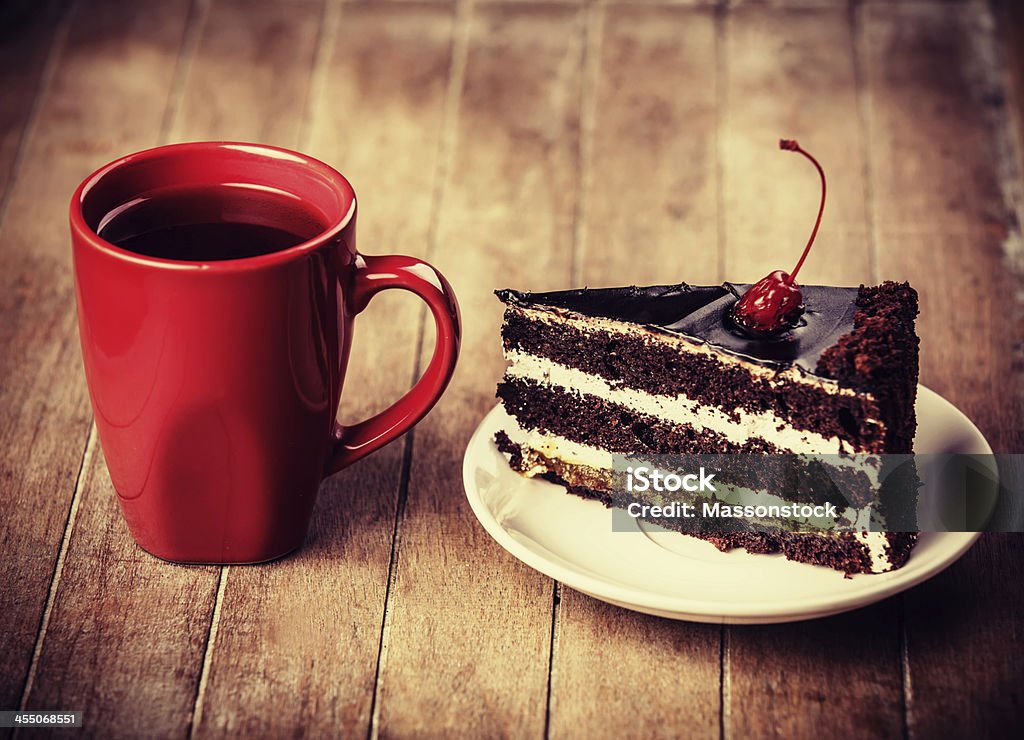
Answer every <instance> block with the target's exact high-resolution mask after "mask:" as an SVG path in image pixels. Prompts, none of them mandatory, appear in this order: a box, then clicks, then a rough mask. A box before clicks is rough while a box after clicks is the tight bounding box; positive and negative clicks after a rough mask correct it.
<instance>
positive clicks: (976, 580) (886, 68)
mask: <svg viewBox="0 0 1024 740" xmlns="http://www.w3.org/2000/svg"><path fill="white" fill-rule="evenodd" d="M861 25H862V26H863V28H864V34H865V40H864V44H863V46H864V48H865V52H866V68H867V72H868V75H867V78H868V83H869V92H870V99H869V106H868V111H869V123H870V127H869V133H870V141H871V152H872V162H871V171H872V174H873V177H872V180H873V182H872V187H873V190H874V200H875V211H876V213H877V219H876V223H877V231H878V235H877V240H878V249H879V258H878V262H879V270H880V272H881V274H883V275H885V274H896V275H899V276H906V277H909V278H910V280H911V281H912V283H913V284H914V285H915V286H916V287H917V289H918V291H919V292H920V293H921V310H922V314H921V318H920V320H919V322H918V324H919V334H920V335H921V354H922V380H923V382H924V383H925V384H927V385H930V386H931V387H932V388H934V389H935V390H937V391H938V392H939V393H941V394H943V395H944V396H946V397H947V398H949V399H950V400H951V401H952V402H953V403H955V404H956V405H957V406H959V407H960V408H961V409H963V410H964V412H965V413H967V415H968V416H970V417H971V418H972V419H973V420H974V421H975V422H976V423H977V424H978V426H979V427H980V428H981V430H982V431H983V432H984V433H985V435H986V436H987V437H988V439H989V440H990V441H991V443H992V445H993V447H994V448H995V449H996V451H1005V452H1019V451H1020V450H1021V449H1022V441H1024V440H1022V429H1021V426H1020V418H1021V413H1022V410H1024V409H1022V406H1021V404H1022V403H1024V401H1022V398H1024V393H1022V392H1021V391H1022V388H1024V385H1022V379H1021V374H1022V366H1021V365H1020V363H1019V361H1015V356H1016V352H1017V350H1015V348H1014V342H1015V341H1017V340H1018V339H1019V337H1020V331H1019V327H1021V326H1022V324H1021V323H1020V317H1021V315H1022V307H1021V295H1022V291H1021V288H1022V275H1021V268H1020V265H1021V262H1020V255H1021V246H1020V245H1021V236H1020V227H1019V223H1020V222H1019V213H1020V211H1019V207H1020V205H1019V203H1017V202H1015V200H1014V198H1015V197H1016V196H1015V193H1017V194H1019V192H1020V191H1019V187H1020V172H1019V169H1018V164H1017V163H1018V162H1019V159H1018V158H1017V156H1016V153H1015V152H1013V151H1012V148H1011V147H1010V146H1009V142H1010V141H1012V137H1011V136H1010V135H1009V130H1008V124H1007V120H1006V94H1005V90H1004V88H1003V85H1004V80H1003V77H1002V75H1001V71H1000V69H999V68H998V67H996V65H995V57H994V55H993V51H994V49H995V48H996V47H995V40H994V38H993V33H994V29H993V24H992V19H991V18H990V17H989V10H988V8H987V7H985V6H983V5H970V6H964V7H962V8H957V9H955V10H954V9H951V8H945V9H937V8H933V7H928V6H900V7H884V6H877V7H876V6H871V7H868V8H865V9H864V10H863V11H862V24H861ZM951 297H955V298H951ZM1014 327H1017V328H1016V329H1015V328H1014ZM1022 584H1024V573H1022V567H1021V563H1020V558H1019V537H1018V536H1013V535H1011V536H1005V535H984V536H983V537H982V539H981V541H980V542H979V544H978V545H976V546H975V548H974V549H973V550H972V551H971V552H969V553H968V554H967V555H966V556H965V557H964V559H963V560H962V561H961V562H960V563H957V564H956V565H955V566H953V567H952V568H950V569H949V570H948V571H946V572H945V573H943V574H941V575H940V576H938V577H936V578H934V579H933V580H931V581H929V582H928V583H927V584H924V585H922V586H920V587H918V588H916V589H914V590H913V591H910V592H908V593H907V594H906V595H905V602H906V620H905V623H906V653H905V670H906V671H907V691H908V694H907V703H908V707H907V709H908V717H907V725H908V728H909V731H910V734H911V735H914V736H921V737H928V736H934V735H942V736H944V737H972V736H973V737H977V736H986V735H1001V734H1005V733H1007V732H1008V731H1011V732H1010V734H1012V729H1014V728H1015V729H1017V730H1018V731H1019V730H1020V729H1021V724H1020V722H1021V721H1020V717H1021V709H1022V706H1024V698H1022V692H1021V689H1020V680H1019V679H1020V676H1021V675H1024V659H1022V657H1021V656H1022V655H1024V649H1022V648H1024V645H1022V639H1024V638H1022V636H1024V624H1022V620H1024V585H1022Z"/></svg>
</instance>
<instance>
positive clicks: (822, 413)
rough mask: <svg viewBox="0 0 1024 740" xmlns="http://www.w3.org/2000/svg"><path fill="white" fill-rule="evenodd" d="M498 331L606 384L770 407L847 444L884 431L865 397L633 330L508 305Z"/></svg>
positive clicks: (511, 344) (756, 409)
mask: <svg viewBox="0 0 1024 740" xmlns="http://www.w3.org/2000/svg"><path fill="white" fill-rule="evenodd" d="M501 333H502V340H503V341H504V344H505V349H506V350H517V351H520V352H524V353H527V354H532V355H537V356H540V357H544V358H547V359H549V360H552V361H553V362H557V363H559V364H560V365H565V366H566V367H571V368H574V369H576V370H580V371H582V372H585V373H589V374H591V375H596V376H598V377H600V378H604V379H605V380H607V381H608V382H609V383H611V384H612V385H623V386H625V387H628V388H633V389H635V390H639V391H644V392H646V393H651V394H654V395H662V396H678V395H685V396H686V397H687V398H689V399H691V400H693V401H696V402H698V403H703V404H706V405H709V406H717V407H719V408H721V409H722V410H723V411H724V412H725V413H727V414H728V413H730V411H732V410H734V409H737V408H740V409H743V410H745V411H749V412H751V413H755V414H757V413H763V412H766V411H767V412H772V413H774V414H775V415H776V416H778V417H779V418H780V419H783V420H784V421H786V422H787V423H789V424H790V425H792V426H793V427H794V428H796V429H801V430H803V431H808V432H816V433H818V434H821V435H823V436H825V437H838V438H839V439H841V440H843V441H844V442H847V443H849V444H850V445H851V446H852V447H853V449H854V450H865V451H868V452H881V451H882V448H883V445H884V438H885V432H884V430H883V429H880V428H879V425H877V424H871V423H866V422H865V420H867V419H877V418H879V416H880V415H881V414H880V411H879V409H878V407H877V405H876V404H875V403H874V401H873V400H872V399H871V398H868V397H866V396H862V395H838V394H835V393H828V392H826V391H824V390H822V389H821V388H819V387H816V386H814V385H810V384H805V383H798V382H787V383H783V384H782V385H780V386H773V385H772V382H771V380H769V379H768V378H760V377H755V376H753V375H751V373H750V372H749V371H748V370H746V369H745V368H744V367H742V366H740V365H737V364H734V363H726V362H723V361H722V360H720V359H718V358H717V357H715V356H714V355H703V354H693V353H685V352H681V351H680V350H679V349H677V348H676V347H674V346H672V345H670V344H667V343H665V342H661V341H657V338H655V339H654V341H651V340H650V339H649V338H647V337H644V336H643V335H638V334H635V333H631V334H618V333H616V334H612V333H609V332H606V331H602V330H600V329H594V330H589V331H586V332H583V331H580V330H578V329H577V328H575V327H573V326H569V325H567V324H565V323H562V322H550V323H549V322H544V321H535V320H532V319H531V318H530V317H529V316H526V315H525V314H523V313H522V312H521V311H518V310H516V309H515V308H509V309H508V310H507V311H506V312H505V323H504V326H503V327H502V330H501ZM583 348H587V349H585V350H583ZM581 350H583V351H581ZM736 420H737V421H738V418H737V419H736Z"/></svg>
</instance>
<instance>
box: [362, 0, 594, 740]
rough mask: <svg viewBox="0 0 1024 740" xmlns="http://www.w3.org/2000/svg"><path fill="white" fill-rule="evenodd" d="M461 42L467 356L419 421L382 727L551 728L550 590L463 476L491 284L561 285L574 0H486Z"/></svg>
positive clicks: (495, 363)
mask: <svg viewBox="0 0 1024 740" xmlns="http://www.w3.org/2000/svg"><path fill="white" fill-rule="evenodd" d="M469 39H470V40H469V44H470V45H469V55H468V61H467V67H466V81H465V85H464V88H463V92H462V98H461V101H460V108H459V115H458V121H457V126H458V128H457V138H456V149H455V158H454V163H453V168H452V172H451V178H452V179H451V185H450V188H449V189H448V191H447V192H446V194H445V197H444V200H443V204H442V210H441V221H440V224H439V235H438V243H437V252H436V253H435V255H434V261H435V264H436V265H437V266H438V267H439V268H440V269H441V270H442V271H443V272H446V273H447V274H448V275H449V276H450V277H451V279H452V282H453V285H454V288H455V291H456V293H457V294H458V296H459V300H460V302H461V304H462V317H463V321H464V335H463V346H462V357H463V361H462V365H461V368H460V370H459V371H458V372H457V373H456V376H455V380H454V382H453V383H452V386H451V387H450V388H449V390H448V393H447V395H446V396H445V398H444V399H443V400H442V401H441V403H440V404H438V406H437V408H436V409H435V410H434V411H433V412H432V413H431V415H430V416H429V417H428V418H427V419H426V421H425V422H424V423H422V424H421V425H420V426H418V427H417V429H416V437H415V444H414V447H413V450H414V457H413V461H412V470H411V473H410V477H409V493H408V503H407V505H406V508H405V510H404V514H403V517H402V519H401V529H400V532H399V540H398V556H397V561H396V569H397V570H396V575H395V582H394V585H393V587H392V589H391V596H390V600H389V603H388V615H387V618H386V622H385V635H384V639H383V650H384V652H383V654H382V657H381V673H380V679H379V696H378V707H379V722H378V724H377V727H376V728H375V729H377V730H378V731H379V733H380V734H381V735H393V736H403V735H409V734H415V733H428V734H433V735H445V734H452V733H458V734H462V735H467V736H500V735H524V736H539V735H540V734H541V733H542V732H543V729H544V716H545V695H546V688H547V676H548V645H549V641H550V630H551V608H552V603H551V589H552V583H551V581H550V580H548V579H547V578H545V577H543V576H541V575H540V574H538V573H536V572H535V571H532V570H530V569H529V568H527V567H526V566H525V565H523V564H522V563H519V562H518V561H516V560H515V559H513V558H512V557H511V556H510V555H508V554H507V553H506V552H504V551H503V550H502V549H501V548H500V547H499V546H498V545H497V544H496V543H494V541H492V540H491V538H490V537H489V536H488V535H487V534H486V532H484V530H483V529H482V528H481V527H480V525H479V524H478V523H477V521H476V519H475V518H474V516H473V514H472V513H471V512H470V510H469V506H468V505H467V503H466V500H465V497H464V493H463V491H462V486H461V483H460V481H461V472H460V471H461V466H462V454H463V451H464V450H465V447H466V443H467V441H468V439H469V435H470V433H471V431H472V430H473V429H474V428H475V427H476V425H477V424H478V423H479V421H480V419H481V418H483V415H484V414H485V413H486V412H487V411H488V410H489V409H490V408H491V407H492V406H493V405H494V403H495V400H494V387H495V384H496V382H497V380H498V378H499V377H500V375H501V372H502V368H503V362H502V360H501V354H500V342H499V339H498V334H497V327H498V326H499V324H500V320H501V310H500V306H499V304H498V302H497V300H496V299H495V298H494V296H493V294H492V293H491V291H492V290H493V289H494V288H496V287H501V286H503V285H506V284H509V285H515V286H519V287H524V288H537V289H541V288H555V287H561V286H563V285H565V283H566V281H567V280H568V279H569V273H570V261H571V260H570V256H571V252H572V239H573V212H574V205H575V202H576V194H577V187H578V184H577V170H578V161H577V136H578V128H579V123H578V110H579V96H580V62H581V58H582V47H583V24H582V16H581V14H580V12H579V11H578V10H576V9H572V8H568V7H554V6H549V7H544V6H522V7H517V6H513V5H503V6H481V7H479V8H477V9H476V11H475V15H474V17H473V22H472V26H471V28H470V37H469ZM510 70H515V74H514V75H513V74H509V72H510ZM428 344H429V343H428Z"/></svg>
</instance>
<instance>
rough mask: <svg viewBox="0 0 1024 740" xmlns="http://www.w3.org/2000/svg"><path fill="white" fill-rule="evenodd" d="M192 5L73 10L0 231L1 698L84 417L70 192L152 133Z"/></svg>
mask: <svg viewBox="0 0 1024 740" xmlns="http://www.w3.org/2000/svg"><path fill="white" fill-rule="evenodd" d="M187 11H188V4H187V2H184V0H181V1H179V2H174V3H167V4H161V5H160V6H159V7H157V6H153V7H150V6H149V5H143V6H137V7H133V8H132V9H131V10H130V11H128V10H125V8H124V7H123V5H122V4H121V3H115V2H106V3H101V2H97V3H93V4H91V5H90V6H89V8H88V9H86V10H82V9H81V8H79V10H78V12H76V13H75V14H74V17H73V18H72V19H71V26H70V28H69V32H68V36H67V39H66V43H65V44H64V46H63V48H62V49H61V50H60V56H59V60H58V62H57V65H56V67H55V69H54V71H53V75H52V81H51V83H50V86H49V88H48V89H47V90H46V91H44V92H43V95H44V97H43V99H42V100H41V104H40V108H39V112H38V116H37V118H36V121H35V124H34V129H33V130H32V131H31V132H29V133H28V134H26V135H27V136H28V137H29V138H28V140H27V143H26V149H25V152H24V162H25V166H24V167H23V168H22V169H21V172H20V174H19V176H18V179H17V181H16V182H14V183H13V184H12V186H11V190H10V197H9V201H8V206H7V212H6V217H5V219H4V223H3V225H2V227H0V244H3V249H2V250H0V302H2V306H0V307H2V314H3V317H4V320H3V321H2V322H0V347H2V348H3V351H0V373H2V375H0V377H3V379H4V380H3V384H2V386H0V409H2V410H3V415H2V421H0V471H2V476H3V486H2V488H0V506H2V507H3V510H4V516H3V517H2V519H0V542H2V543H3V558H2V559H0V561H2V562H0V579H2V581H3V582H4V583H8V584H16V587H14V588H5V589H3V594H2V596H0V621H2V626H0V653H2V654H3V655H4V656H7V661H6V663H7V664H6V666H5V670H4V672H3V674H2V679H0V680H2V684H0V705H2V706H4V707H9V708H13V707H17V706H18V704H19V702H20V699H21V694H22V688H23V686H24V683H25V681H26V677H27V674H28V669H29V665H30V661H31V659H32V655H33V645H34V643H35V640H36V634H37V631H38V630H39V627H40V621H41V619H42V615H43V611H44V606H45V604H46V601H47V595H48V591H49V588H50V583H51V580H52V578H53V577H54V566H55V563H56V560H57V555H58V551H59V549H60V544H61V541H62V536H63V534H64V529H65V524H66V522H67V519H68V513H69V510H70V505H71V501H72V496H73V493H74V490H75V484H76V480H77V478H78V474H79V469H80V466H81V463H82V453H83V449H84V447H85V443H86V437H87V435H88V432H89V427H90V423H91V415H90V411H89V404H88V398H87V393H86V386H85V377H84V374H83V372H82V368H81V363H80V359H79V347H78V336H77V331H76V327H75V312H74V292H73V280H72V274H71V260H70V258H69V247H68V232H67V219H66V215H65V214H66V213H67V203H68V198H69V197H70V194H71V193H72V191H73V190H74V188H75V186H76V185H77V184H78V182H79V181H80V180H81V179H82V178H83V177H85V176H86V175H88V174H89V172H90V171H92V170H93V169H95V168H96V167H99V166H100V165H102V164H104V163H105V162H107V161H109V160H111V159H113V158H114V157H116V156H118V155H120V154H123V153H124V152H125V151H132V150H135V149H141V148H145V147H146V146H150V145H153V144H155V143H157V142H158V140H159V135H160V125H161V119H162V116H163V113H164V108H165V106H166V103H167V99H168V91H169V89H170V85H171V78H172V76H173V73H174V66H175V60H176V58H177V54H178V48H179V46H180V44H181V38H182V34H183V30H184V25H185V17H186V15H187ZM113 78H117V79H118V80H119V83H118V85H117V86H116V88H115V89H111V85H110V80H111V79H113ZM99 101H102V104H101V103H100V102H99ZM94 637H98V635H94ZM43 678H44V675H43V674H42V673H41V675H40V679H43ZM32 701H33V700H32V697H30V703H31V702H32ZM32 706H37V705H36V704H34V703H32ZM93 711H95V710H93Z"/></svg>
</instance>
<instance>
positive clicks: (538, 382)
mask: <svg viewBox="0 0 1024 740" xmlns="http://www.w3.org/2000/svg"><path fill="white" fill-rule="evenodd" d="M754 287H756V286H754ZM750 290H751V286H748V285H734V284H730V283H725V284H723V285H720V286H691V285H687V284H685V283H680V284H678V285H658V286H650V287H642V288H640V287H629V288H605V289H594V290H589V289H582V290H567V291H558V292H551V293H523V292H519V291H515V290H501V291H497V295H498V297H499V298H500V299H501V300H502V301H503V302H504V303H505V306H506V309H505V319H504V324H503V326H502V341H503V345H504V351H505V357H506V359H507V360H508V362H509V367H508V368H507V370H506V372H505V376H504V378H503V379H502V381H501V383H500V384H499V386H498V391H497V395H498V397H499V398H500V399H501V402H502V404H503V406H504V409H505V411H506V413H507V418H506V419H505V422H504V425H503V429H502V431H500V432H499V433H498V434H497V435H496V443H497V445H498V448H499V449H500V450H501V451H502V452H504V453H505V454H506V456H507V457H508V459H509V462H510V464H511V465H512V467H513V468H514V469H516V470H517V471H519V472H520V473H522V474H524V475H527V476H541V477H543V478H546V479H548V480H551V481H553V482H556V483H559V484H561V485H563V486H565V487H566V489H567V490H568V491H569V492H570V493H572V494H575V495H578V496H583V497H586V498H593V499H597V500H599V501H602V502H604V503H605V504H607V505H614V504H616V503H618V501H617V499H616V498H615V490H614V487H613V486H612V484H611V482H610V481H611V479H612V476H611V475H610V469H611V467H612V459H613V456H615V455H664V454H675V455H680V454H681V455H694V454H739V455H743V454H755V455H771V456H776V457H777V456H794V455H795V456H800V455H829V456H836V458H837V459H840V458H845V457H851V458H852V457H857V456H860V458H861V459H872V458H871V457H870V456H881V455H891V454H901V453H911V452H912V451H913V439H914V433H915V429H916V420H915V415H914V404H915V397H916V389H917V378H918V338H917V335H916V334H915V331H914V320H915V317H916V316H917V311H918V305H917V293H916V292H915V291H914V289H913V288H911V287H910V286H909V285H908V284H906V283H903V284H898V283H893V282H886V283H883V284H882V285H879V286H875V287H865V286H860V287H859V288H840V287H829V286H802V288H801V290H802V295H801V300H802V304H801V307H800V308H801V311H800V315H799V318H798V319H797V320H794V321H793V322H792V323H790V324H787V325H786V326H784V327H783V328H782V329H781V330H779V331H775V332H773V333H771V334H770V335H762V334H759V333H757V332H751V331H749V330H746V329H745V328H744V327H742V326H738V325H737V323H736V321H735V320H734V318H735V316H736V312H735V306H736V304H737V301H738V300H740V297H741V296H744V295H745V294H746V293H748V291H750ZM793 315H794V316H795V315H796V314H793ZM868 478H869V479H871V480H874V479H873V478H872V477H871V475H868ZM915 480H916V478H915ZM903 490H906V488H904V489H903ZM765 493H766V495H770V496H774V497H776V498H781V499H786V498H787V496H791V495H795V494H794V493H793V492H788V491H785V490H781V489H780V488H778V487H776V488H775V489H773V490H771V491H770V492H765ZM875 504H876V506H877V501H876V502H875ZM868 505H869V504H868V503H867V501H866V499H865V501H860V500H857V501H854V502H852V503H848V510H847V511H846V512H845V513H844V517H846V519H844V521H846V520H848V519H849V518H850V517H854V516H857V515H858V511H857V509H858V507H861V506H864V507H867V506H868ZM658 523H664V522H661V521H659V522H658ZM885 529H886V530H888V531H868V530H865V531H851V530H850V529H849V528H847V529H846V530H844V531H823V530H816V531H800V529H799V528H795V529H785V528H781V529H780V528H774V529H772V528H767V529H763V528H762V529H758V528H750V529H740V530H723V531H694V532H687V533H689V534H694V535H695V536H698V537H701V538H702V539H705V540H707V541H709V542H711V543H712V544H714V545H715V546H717V547H718V548H719V549H721V550H729V549H732V548H736V547H743V548H746V549H747V550H748V551H750V552H755V553H770V552H782V553H784V554H785V555H786V557H788V558H790V559H791V560H797V561H801V562H806V563H814V564H818V565H824V566H828V567H832V568H836V569H838V570H841V571H843V572H844V573H846V574H853V573H878V572H884V571H888V570H892V569H895V568H899V567H901V566H902V565H904V564H905V563H906V562H907V560H908V558H909V557H910V553H911V550H912V549H913V546H914V543H915V541H916V535H915V534H914V533H913V532H903V531H891V530H892V529H893V527H892V526H888V527H886V528H885ZM908 529H909V527H908ZM680 531H684V532H686V531H687V530H686V529H685V528H683V529H680Z"/></svg>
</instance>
